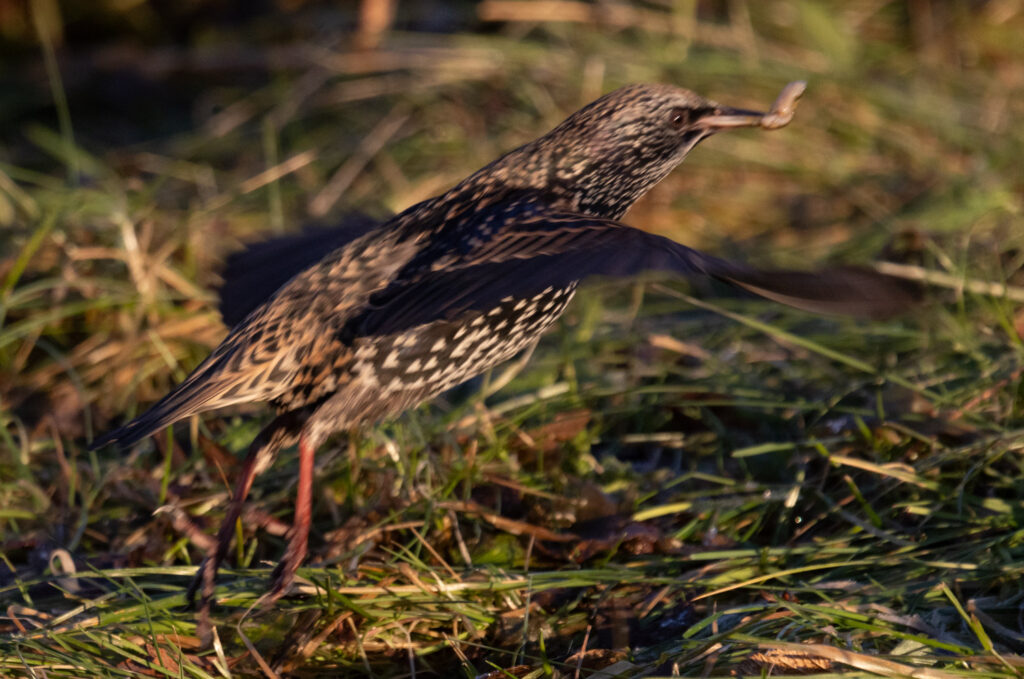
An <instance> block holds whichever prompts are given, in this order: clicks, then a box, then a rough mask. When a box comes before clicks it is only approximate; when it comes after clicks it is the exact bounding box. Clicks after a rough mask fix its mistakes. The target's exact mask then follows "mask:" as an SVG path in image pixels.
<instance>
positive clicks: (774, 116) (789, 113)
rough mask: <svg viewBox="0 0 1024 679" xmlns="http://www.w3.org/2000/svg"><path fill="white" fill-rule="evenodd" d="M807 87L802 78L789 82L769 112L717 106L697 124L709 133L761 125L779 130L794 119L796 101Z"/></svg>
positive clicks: (767, 128)
mask: <svg viewBox="0 0 1024 679" xmlns="http://www.w3.org/2000/svg"><path fill="white" fill-rule="evenodd" d="M805 89H807V83H805V82H803V81H802V80H797V81H795V82H791V83H789V84H788V85H786V86H785V87H783V88H782V91H781V92H779V96H778V98H776V99H775V103H774V104H772V110H771V111H769V112H768V113H761V112H760V111H747V110H745V109H741V108H728V107H726V106H715V108H714V109H712V111H711V114H710V115H706V116H704V117H703V118H701V119H700V120H698V121H697V125H699V126H701V127H702V128H703V129H705V130H707V131H708V134H711V133H712V132H717V131H718V130H727V129H729V128H731V127H761V128H764V129H766V130H777V129H779V128H780V127H785V126H786V125H788V124H789V121H790V120H792V119H793V113H795V112H796V101H797V99H799V98H800V95H801V94H803V93H804V90H805Z"/></svg>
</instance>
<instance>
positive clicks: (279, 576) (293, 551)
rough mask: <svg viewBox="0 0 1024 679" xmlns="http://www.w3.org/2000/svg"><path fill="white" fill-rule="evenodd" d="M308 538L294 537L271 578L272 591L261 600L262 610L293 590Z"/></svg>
mask: <svg viewBox="0 0 1024 679" xmlns="http://www.w3.org/2000/svg"><path fill="white" fill-rule="evenodd" d="M293 530H294V529H293ZM307 537H308V534H303V535H293V536H292V539H291V541H289V543H288V549H287V551H286V552H285V554H284V557H283V558H282V559H281V561H280V562H279V563H278V564H277V568H275V569H274V572H273V574H271V576H270V581H271V584H270V590H269V591H267V593H266V594H264V595H263V596H262V597H261V598H260V606H261V607H262V608H264V609H266V608H268V607H269V606H270V605H271V604H273V603H274V602H275V601H277V600H278V599H280V598H281V597H283V596H284V595H285V594H287V593H288V590H289V589H291V586H292V583H293V582H295V574H296V573H297V572H298V570H299V566H301V565H302V562H303V561H304V560H305V558H306V539H307Z"/></svg>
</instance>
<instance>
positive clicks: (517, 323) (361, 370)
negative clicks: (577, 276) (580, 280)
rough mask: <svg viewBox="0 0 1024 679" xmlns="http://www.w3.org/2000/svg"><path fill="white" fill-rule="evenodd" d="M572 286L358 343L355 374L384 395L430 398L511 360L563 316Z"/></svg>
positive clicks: (503, 302)
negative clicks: (418, 394) (407, 393)
mask: <svg viewBox="0 0 1024 679" xmlns="http://www.w3.org/2000/svg"><path fill="white" fill-rule="evenodd" d="M575 292H576V283H572V284H570V285H569V286H566V287H563V288H553V287H549V288H546V289H545V290H542V291H541V292H539V293H537V294H535V295H532V296H529V297H506V298H505V299H503V300H502V301H501V302H500V303H499V304H498V305H497V306H495V307H493V308H492V309H489V310H487V311H483V312H480V311H472V312H467V313H465V314H463V315H461V316H459V317H458V318H456V319H454V320H445V321H434V322H431V323H426V324H424V325H420V326H417V327H414V328H411V329H409V330H406V331H404V332H401V333H395V334H391V335H384V336H379V337H364V338H360V339H359V340H358V341H357V346H356V360H355V372H356V373H357V374H358V376H359V379H360V381H361V382H373V383H375V385H376V386H377V388H378V389H379V390H380V392H381V393H382V394H389V393H393V392H399V391H416V392H420V391H422V392H424V395H423V396H422V398H428V397H429V396H431V395H433V394H437V393H440V392H442V391H445V390H446V389H449V388H451V387H454V386H456V385H457V384H459V383H461V382H464V381H466V380H468V379H470V378H472V377H474V376H475V375H478V374H479V373H481V372H483V371H485V370H487V369H488V368H491V367H493V366H494V365H496V364H498V363H500V362H502V361H504V360H507V359H508V358H511V357H512V356H513V355H515V354H516V353H517V352H519V351H520V350H522V349H523V348H525V347H527V346H529V345H530V343H532V342H533V341H534V340H535V339H536V338H537V337H538V336H539V335H540V334H541V333H543V332H544V331H545V330H547V329H548V328H549V327H550V326H551V324H552V323H554V321H555V320H556V319H557V318H558V317H559V316H561V315H562V312H564V311H565V308H566V306H567V305H568V304H569V301H570V300H571V299H572V297H573V295H574V294H575Z"/></svg>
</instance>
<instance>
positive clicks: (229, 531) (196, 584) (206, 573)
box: [185, 415, 299, 647]
mask: <svg viewBox="0 0 1024 679" xmlns="http://www.w3.org/2000/svg"><path fill="white" fill-rule="evenodd" d="M297 424H299V423H297V422H296V421H295V418H294V416H289V415H283V416H281V417H278V418H277V419H275V420H274V421H273V422H271V423H270V424H269V425H268V426H267V427H265V428H264V429H263V431H261V432H260V433H259V434H258V435H257V436H256V438H255V439H254V440H253V442H252V443H251V444H250V445H249V453H248V455H246V457H245V460H244V461H243V462H242V468H241V470H240V471H239V477H238V481H236V482H235V490H234V494H233V495H232V496H231V503H230V504H229V505H228V509H227V512H226V513H225V515H224V521H223V523H221V525H220V529H219V530H218V531H217V544H216V546H215V547H214V550H213V553H212V554H209V555H207V557H206V558H205V559H203V562H202V563H201V564H200V565H199V570H198V571H197V572H196V576H195V578H194V579H193V580H192V584H191V585H189V588H188V591H187V592H186V593H185V596H186V599H187V600H188V601H189V603H190V604H192V603H194V602H195V596H196V592H197V591H198V592H199V616H198V618H199V619H198V620H197V629H196V632H197V634H198V636H199V640H200V643H201V644H202V645H203V646H204V647H208V646H209V645H210V642H211V641H212V635H211V624H210V606H211V604H212V603H213V595H214V590H215V587H216V579H217V570H218V569H219V568H220V564H221V563H222V562H223V561H224V558H225V557H226V556H227V554H228V549H229V548H230V547H231V539H232V538H233V537H234V536H235V525H236V523H237V522H238V517H239V516H241V514H242V507H243V506H244V505H245V498H246V497H248V495H249V491H250V490H251V489H252V483H253V481H254V480H255V479H256V475H257V474H258V473H259V472H260V471H262V470H264V469H266V468H267V467H269V466H270V463H271V462H273V459H274V456H276V455H277V451H278V450H280V449H281V446H282V445H284V444H285V443H286V442H287V440H288V439H289V438H290V437H291V436H294V434H292V433H291V432H292V431H294V429H295V428H296V427H297Z"/></svg>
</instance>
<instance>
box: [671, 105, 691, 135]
mask: <svg viewBox="0 0 1024 679" xmlns="http://www.w3.org/2000/svg"><path fill="white" fill-rule="evenodd" d="M668 122H669V124H670V125H671V126H672V128H673V129H676V130H681V129H683V128H684V127H686V126H687V125H689V124H690V110H689V109H685V108H674V109H672V112H671V113H670V114H669V116H668Z"/></svg>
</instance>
